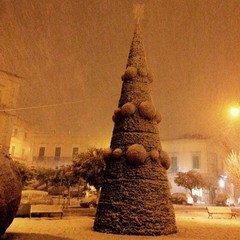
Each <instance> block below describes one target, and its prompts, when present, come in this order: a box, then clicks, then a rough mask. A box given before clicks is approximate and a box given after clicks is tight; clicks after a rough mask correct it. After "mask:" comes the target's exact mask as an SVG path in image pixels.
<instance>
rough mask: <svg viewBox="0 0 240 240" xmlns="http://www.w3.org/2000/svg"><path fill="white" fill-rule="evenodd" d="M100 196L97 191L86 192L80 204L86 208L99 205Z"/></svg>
mask: <svg viewBox="0 0 240 240" xmlns="http://www.w3.org/2000/svg"><path fill="white" fill-rule="evenodd" d="M97 203H98V196H97V192H95V191H93V192H86V194H85V196H84V197H83V198H81V199H80V206H81V207H84V208H92V207H97Z"/></svg>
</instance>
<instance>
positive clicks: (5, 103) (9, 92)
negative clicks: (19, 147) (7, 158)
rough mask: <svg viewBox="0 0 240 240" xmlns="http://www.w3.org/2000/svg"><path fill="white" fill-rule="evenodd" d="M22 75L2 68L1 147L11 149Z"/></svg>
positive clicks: (0, 87)
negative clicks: (15, 109)
mask: <svg viewBox="0 0 240 240" xmlns="http://www.w3.org/2000/svg"><path fill="white" fill-rule="evenodd" d="M20 82H21V77H19V76H17V75H15V74H12V73H9V72H6V71H3V70H0V147H1V148H4V149H5V150H6V151H8V150H9V146H10V141H11V134H12V129H13V120H14V118H15V117H16V113H15V111H9V110H10V109H14V108H16V106H17V98H18V93H19V88H20Z"/></svg>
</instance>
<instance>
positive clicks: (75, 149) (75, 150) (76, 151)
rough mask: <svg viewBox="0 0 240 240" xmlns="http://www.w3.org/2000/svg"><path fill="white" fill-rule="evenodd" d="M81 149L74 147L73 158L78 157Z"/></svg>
mask: <svg viewBox="0 0 240 240" xmlns="http://www.w3.org/2000/svg"><path fill="white" fill-rule="evenodd" d="M78 151H79V148H78V147H74V148H73V151H72V156H73V157H74V156H76V155H77V154H78Z"/></svg>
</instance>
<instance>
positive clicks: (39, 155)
mask: <svg viewBox="0 0 240 240" xmlns="http://www.w3.org/2000/svg"><path fill="white" fill-rule="evenodd" d="M44 156H45V147H40V148H39V154H38V159H39V160H43V159H44Z"/></svg>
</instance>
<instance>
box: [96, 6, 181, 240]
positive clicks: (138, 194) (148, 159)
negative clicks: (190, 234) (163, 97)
mask: <svg viewBox="0 0 240 240" xmlns="http://www.w3.org/2000/svg"><path fill="white" fill-rule="evenodd" d="M136 9H137V11H136V13H137V24H136V28H135V31H134V36H133V40H132V44H131V47H130V53H129V57H128V62H127V66H126V70H125V72H124V74H123V76H122V81H123V83H122V91H121V96H120V100H119V104H118V108H117V109H116V110H115V111H114V115H113V121H114V123H115V125H114V129H113V135H112V140H111V146H110V148H111V151H110V152H109V153H108V154H106V156H105V159H106V172H105V182H104V184H103V187H102V190H101V195H100V199H99V203H98V208H97V212H96V218H95V222H94V230H95V231H100V232H106V233H115V234H128V235H166V234H171V233H175V232H176V231H177V227H176V223H175V214H174V209H173V206H172V203H171V200H170V190H169V183H168V178H167V173H166V170H167V169H168V168H169V166H170V160H169V157H168V155H167V153H166V152H164V151H163V150H162V148H161V142H160V137H159V130H158V124H159V123H160V121H161V115H160V114H159V112H158V111H156V109H155V106H154V103H153V100H152V97H151V84H152V81H153V76H152V74H151V73H150V72H149V69H148V67H147V63H146V58H145V53H144V46H143V41H142V32H141V28H140V25H139V19H140V16H139V13H142V12H143V8H142V5H140V6H139V5H138V6H137V8H136Z"/></svg>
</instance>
